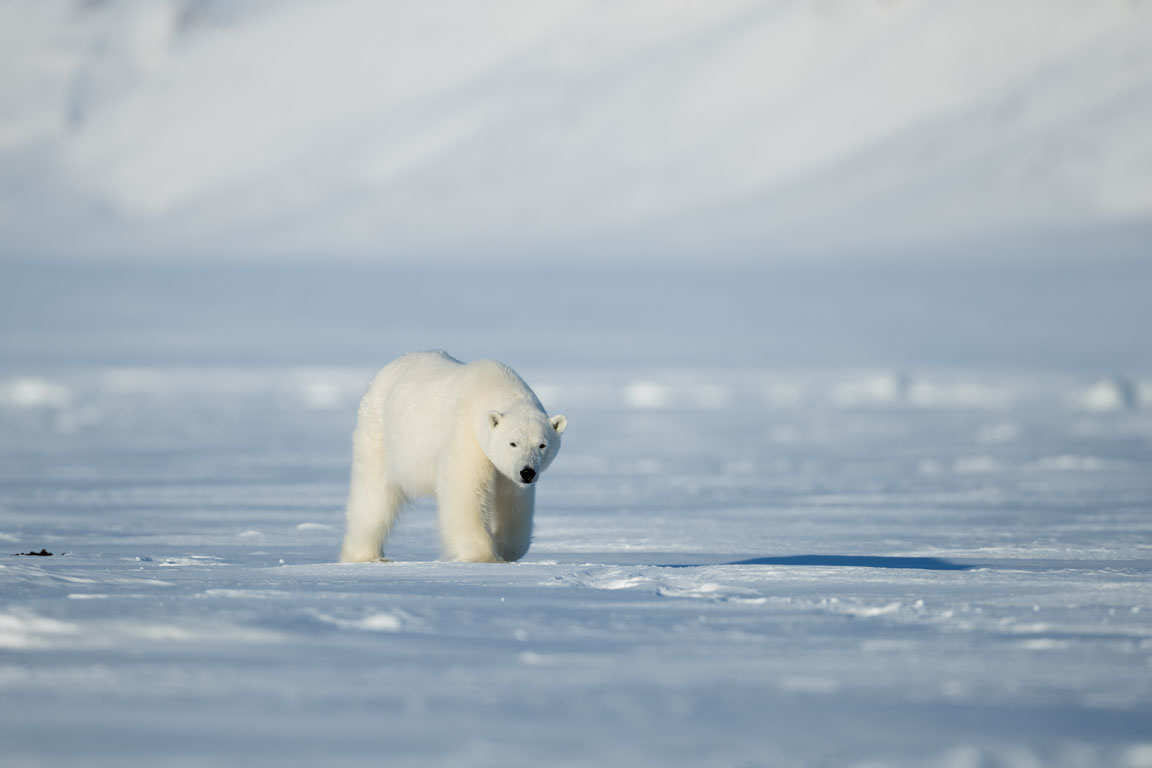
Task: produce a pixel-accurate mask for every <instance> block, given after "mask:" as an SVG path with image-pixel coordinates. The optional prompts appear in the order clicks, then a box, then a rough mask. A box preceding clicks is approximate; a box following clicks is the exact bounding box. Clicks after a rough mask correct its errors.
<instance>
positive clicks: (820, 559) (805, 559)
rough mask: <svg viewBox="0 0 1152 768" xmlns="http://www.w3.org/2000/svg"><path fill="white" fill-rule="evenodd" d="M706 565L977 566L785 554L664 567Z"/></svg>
mask: <svg viewBox="0 0 1152 768" xmlns="http://www.w3.org/2000/svg"><path fill="white" fill-rule="evenodd" d="M705 565H807V566H822V567H840V568H908V569H918V570H925V571H969V570H971V569H972V568H973V567H974V566H971V565H965V564H964V563H955V562H952V561H951V560H943V559H941V558H939V557H890V556H883V555H782V556H778V557H751V558H748V559H746V560H735V561H729V562H726V563H669V564H666V565H664V566H662V567H664V568H699V567H701V566H705Z"/></svg>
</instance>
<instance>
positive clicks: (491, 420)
mask: <svg viewBox="0 0 1152 768" xmlns="http://www.w3.org/2000/svg"><path fill="white" fill-rule="evenodd" d="M502 418H504V414H502V413H500V411H488V426H489V427H491V428H492V429H496V427H498V426H499V425H500V419H502Z"/></svg>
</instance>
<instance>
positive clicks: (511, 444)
mask: <svg viewBox="0 0 1152 768" xmlns="http://www.w3.org/2000/svg"><path fill="white" fill-rule="evenodd" d="M508 445H510V446H512V447H513V448H515V447H516V443H508Z"/></svg>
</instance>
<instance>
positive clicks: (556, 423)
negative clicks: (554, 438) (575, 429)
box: [549, 414, 568, 435]
mask: <svg viewBox="0 0 1152 768" xmlns="http://www.w3.org/2000/svg"><path fill="white" fill-rule="evenodd" d="M549 422H550V423H551V424H552V429H554V430H556V434H558V435H562V434H564V430H566V429H568V418H567V417H566V416H563V415H561V414H556V415H555V416H553V417H552V418H551V419H549Z"/></svg>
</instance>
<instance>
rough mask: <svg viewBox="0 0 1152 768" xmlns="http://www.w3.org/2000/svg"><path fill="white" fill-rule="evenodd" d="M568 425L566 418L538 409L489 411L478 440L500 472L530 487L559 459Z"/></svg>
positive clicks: (520, 408) (525, 406)
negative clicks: (563, 436)
mask: <svg viewBox="0 0 1152 768" xmlns="http://www.w3.org/2000/svg"><path fill="white" fill-rule="evenodd" d="M567 426H568V419H566V418H564V417H563V416H559V415H557V416H552V417H551V418H549V417H548V416H547V415H546V414H544V413H542V412H541V411H539V410H538V409H536V408H532V407H530V406H527V405H524V406H519V405H518V406H515V407H513V408H509V409H507V410H504V411H488V412H487V413H486V414H485V415H484V420H483V423H482V424H481V425H480V427H479V429H478V430H477V435H476V437H477V438H478V440H479V441H480V447H481V449H482V450H483V451H484V455H485V456H487V457H488V460H489V461H491V462H492V464H493V465H494V466H495V467H496V470H497V471H498V472H499V473H500V474H502V475H504V476H505V477H507V478H508V479H509V480H512V481H513V482H515V483H516V484H518V485H520V486H524V487H526V486H529V485H531V484H532V483H534V482H536V480H537V479H538V478H539V477H540V473H542V472H543V471H544V470H545V469H547V468H548V465H549V464H551V463H552V459H554V458H556V452H557V451H559V450H560V435H562V434H564V430H565V429H566V428H567Z"/></svg>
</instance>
